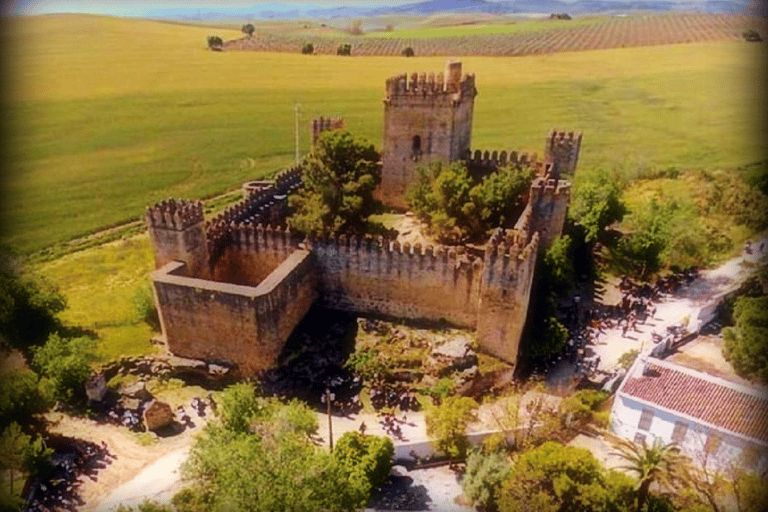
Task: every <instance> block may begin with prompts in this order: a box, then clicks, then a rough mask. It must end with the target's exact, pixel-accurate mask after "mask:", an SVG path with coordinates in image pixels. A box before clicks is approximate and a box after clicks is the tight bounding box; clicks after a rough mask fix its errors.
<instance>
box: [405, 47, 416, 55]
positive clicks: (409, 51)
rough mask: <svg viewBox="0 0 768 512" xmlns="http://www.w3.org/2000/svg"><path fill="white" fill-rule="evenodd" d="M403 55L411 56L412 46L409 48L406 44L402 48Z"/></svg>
mask: <svg viewBox="0 0 768 512" xmlns="http://www.w3.org/2000/svg"><path fill="white" fill-rule="evenodd" d="M403 55H405V56H406V57H413V56H414V52H413V48H411V47H410V46H407V47H406V48H405V49H404V50H403Z"/></svg>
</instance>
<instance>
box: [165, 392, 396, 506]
mask: <svg viewBox="0 0 768 512" xmlns="http://www.w3.org/2000/svg"><path fill="white" fill-rule="evenodd" d="M218 411H219V412H218V414H219V415H220V420H221V421H212V422H211V423H209V424H208V425H206V427H205V430H204V432H203V434H202V435H201V436H200V437H199V438H198V440H197V441H196V442H195V444H194V445H193V447H192V449H191V451H190V457H189V460H188V461H187V463H186V464H185V466H184V468H183V473H184V475H185V477H186V479H187V480H188V482H189V483H190V484H191V485H190V486H189V487H187V489H185V490H184V491H183V492H181V493H179V494H178V495H177V496H176V497H174V504H175V505H176V506H177V508H178V509H179V510H180V511H181V510H184V511H192V510H195V511H197V510H200V511H202V510H206V511H208V510H212V511H230V510H231V511H249V512H251V511H265V512H266V511H274V510H292V511H307V512H310V511H312V512H314V511H317V510H323V511H347V510H349V511H351V510H358V509H360V508H363V507H364V506H365V505H367V503H368V501H369V499H370V492H371V489H372V488H373V487H374V486H376V485H378V484H379V483H381V481H382V480H383V478H385V477H386V476H387V474H388V473H389V464H390V460H391V457H392V455H393V454H394V446H393V445H392V442H391V440H389V439H381V438H377V437H375V436H363V435H362V434H357V433H355V434H349V435H347V434H345V435H343V436H342V437H341V438H340V439H339V441H338V443H337V445H336V450H335V451H334V453H333V454H331V453H329V452H327V451H325V450H321V449H317V448H316V447H315V445H314V443H313V441H312V439H311V437H310V436H311V434H312V433H314V432H315V431H316V430H317V418H316V416H315V414H314V413H313V412H312V411H310V410H309V409H308V408H307V407H306V406H304V405H302V404H300V403H299V402H297V401H291V402H289V403H288V404H283V403H280V402H279V401H277V400H276V399H268V398H263V397H260V396H258V395H257V393H256V392H255V390H254V388H253V387H252V386H250V385H248V384H237V385H234V386H231V387H229V388H227V390H225V391H224V393H223V394H222V396H221V400H220V406H219V407H218Z"/></svg>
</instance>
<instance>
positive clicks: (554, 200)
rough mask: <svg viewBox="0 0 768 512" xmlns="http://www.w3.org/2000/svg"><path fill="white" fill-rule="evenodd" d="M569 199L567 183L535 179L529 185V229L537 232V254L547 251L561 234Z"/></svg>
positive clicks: (569, 187) (568, 183)
mask: <svg viewBox="0 0 768 512" xmlns="http://www.w3.org/2000/svg"><path fill="white" fill-rule="evenodd" d="M570 199H571V183H570V182H568V181H564V180H553V179H549V180H544V179H543V178H537V179H535V180H534V181H533V183H532V184H531V194H530V198H529V203H528V204H529V206H530V218H529V222H530V224H529V226H530V227H529V229H530V231H531V232H534V231H538V232H539V252H544V251H546V250H547V249H549V248H550V247H551V246H552V243H553V242H554V241H555V239H556V238H557V237H559V236H560V235H561V234H562V232H563V226H564V224H565V215H566V212H567V211H568V203H569V201H570ZM524 213H525V212H524Z"/></svg>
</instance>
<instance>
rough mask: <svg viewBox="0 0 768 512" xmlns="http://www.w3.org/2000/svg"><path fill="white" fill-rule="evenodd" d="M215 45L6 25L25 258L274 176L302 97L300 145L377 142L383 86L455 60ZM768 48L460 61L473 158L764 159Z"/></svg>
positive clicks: (15, 236) (28, 23)
mask: <svg viewBox="0 0 768 512" xmlns="http://www.w3.org/2000/svg"><path fill="white" fill-rule="evenodd" d="M211 33H212V31H211V29H209V28H205V27H202V28H201V27H195V26H184V25H174V24H167V23H160V22H153V21H146V20H124V19H119V18H109V17H98V16H81V15H51V16H42V17H32V18H23V19H21V20H20V21H18V22H17V23H15V24H14V25H12V26H11V27H10V29H9V33H8V34H6V37H7V38H8V41H11V42H12V44H10V48H13V49H14V55H13V59H12V60H11V64H12V66H13V69H12V72H11V74H10V76H9V79H10V81H11V82H12V87H11V89H10V92H11V95H10V98H9V100H8V102H7V103H6V105H5V106H6V107H7V109H6V110H7V112H8V115H7V116H6V118H7V119H9V120H10V121H11V122H10V125H11V126H10V127H11V133H10V134H9V135H10V139H9V142H10V144H9V148H10V151H11V154H10V157H11V158H10V165H11V168H12V171H13V172H12V173H11V174H10V175H9V179H8V180H7V184H6V185H7V190H8V191H9V194H8V195H7V196H6V197H7V201H6V204H5V205H4V207H5V212H4V213H3V218H4V220H5V221H6V222H7V229H6V230H4V232H5V235H4V236H5V239H6V240H5V241H7V242H8V243H10V244H11V245H12V246H14V247H16V248H17V249H19V250H20V251H22V252H25V253H29V252H32V251H36V250H39V249H41V248H44V247H46V246H50V245H52V244H55V243H56V242H60V241H62V240H67V239H70V238H72V237H76V236H80V235H83V234H87V233H90V232H93V231H95V230H98V229H100V228H103V227H106V226H111V225H115V224H119V223H121V222H124V221H126V220H129V219H136V218H139V217H140V216H141V215H142V212H143V210H144V207H145V206H146V205H147V204H150V203H152V202H154V201H156V200H158V199H162V198H165V197H169V196H173V197H188V198H197V197H204V196H210V195H213V194H216V193H219V192H221V191H224V190H230V189H234V188H237V187H239V185H240V183H241V182H242V181H244V180H246V179H252V178H257V177H261V176H265V175H269V174H271V173H273V172H275V171H277V170H278V169H280V168H282V167H283V166H285V165H287V164H289V163H290V162H291V161H292V160H293V154H294V150H293V144H294V104H295V103H296V102H298V103H299V104H300V105H301V112H302V114H301V122H302V124H301V137H302V149H303V151H306V149H307V139H308V122H309V120H310V119H311V118H312V117H313V116H315V115H320V114H325V115H341V116H343V117H344V118H345V119H346V121H347V125H348V127H349V128H350V129H352V130H353V131H355V132H357V133H358V134H360V135H362V136H365V137H367V138H369V139H370V140H371V141H372V142H374V143H375V144H377V145H380V144H381V129H382V104H381V99H382V97H383V92H384V81H385V79H386V78H387V77H388V76H391V75H392V74H395V73H398V72H402V71H409V72H410V71H419V70H435V71H437V70H441V69H442V67H443V65H444V61H445V59H443V58H418V57H417V58H411V59H407V60H406V59H405V58H402V57H401V58H396V57H368V58H342V57H336V56H302V55H298V54H285V53H283V54H271V53H255V52H228V53H217V52H210V51H208V50H207V49H206V43H205V38H206V36H207V35H209V34H211ZM217 33H218V34H219V35H220V36H222V37H223V38H225V39H229V38H234V37H239V36H240V35H241V34H240V32H239V30H232V31H231V32H226V33H225V32H223V31H220V30H219V31H218V32H217ZM764 48H765V45H749V44H736V43H708V44H687V45H686V44H683V45H674V46H661V47H647V48H632V49H629V48H628V49H618V50H602V51H592V52H580V53H562V54H553V55H547V56H532V57H518V58H479V57H477V58H464V59H463V61H464V69H465V70H466V71H468V72H473V73H476V75H477V87H478V91H479V95H478V97H477V99H476V105H475V120H474V128H473V147H474V148H480V149H486V148H487V149H520V150H529V151H536V152H538V153H541V152H542V150H543V143H544V137H545V135H546V133H547V131H548V130H549V129H550V128H551V127H559V128H566V129H579V130H582V131H583V132H584V143H583V148H582V156H581V159H580V169H582V170H583V172H589V169H590V168H592V167H595V166H610V167H613V166H617V165H618V166H627V165H629V166H661V167H666V166H678V167H682V168H713V167H718V166H735V165H740V164H744V163H749V162H753V161H755V160H759V159H760V158H761V157H762V156H763V154H764V144H765V143H764V141H763V140H761V139H760V138H758V137H756V136H754V134H756V133H759V131H757V129H756V127H757V126H761V125H759V124H757V123H758V122H759V121H761V120H756V119H754V118H755V117H756V109H755V104H756V100H755V95H756V89H755V88H754V87H752V86H751V85H750V84H753V83H759V82H757V80H762V82H765V76H758V72H759V71H758V66H759V63H760V62H762V60H761V57H763V56H764V55H761V52H764ZM742 77H747V80H742V79H741V78H742ZM736 78H739V79H738V80H737V79H736ZM761 115H763V114H762V113H761Z"/></svg>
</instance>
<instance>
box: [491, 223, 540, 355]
mask: <svg viewBox="0 0 768 512" xmlns="http://www.w3.org/2000/svg"><path fill="white" fill-rule="evenodd" d="M517 236H518V237H525V233H518V234H517ZM524 240H525V238H520V239H519V240H517V241H513V240H506V241H505V240H500V239H499V238H498V236H495V237H494V238H492V239H491V240H490V241H489V243H488V246H487V248H486V252H485V258H484V266H483V278H482V295H481V299H480V305H479V307H478V318H477V340H478V343H479V344H480V346H481V347H482V348H483V350H485V351H486V352H488V353H490V354H492V355H494V356H496V357H498V358H500V359H503V360H505V361H507V362H510V363H513V364H514V363H516V362H517V354H518V351H519V349H520V338H521V336H522V334H523V327H524V326H525V318H526V315H527V313H528V304H529V299H530V294H531V293H530V292H531V284H532V283H533V274H534V269H535V267H536V254H537V250H538V244H539V237H538V233H534V234H533V235H532V236H531V237H530V241H528V243H524ZM508 242H511V245H508Z"/></svg>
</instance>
